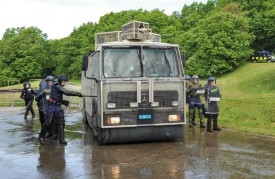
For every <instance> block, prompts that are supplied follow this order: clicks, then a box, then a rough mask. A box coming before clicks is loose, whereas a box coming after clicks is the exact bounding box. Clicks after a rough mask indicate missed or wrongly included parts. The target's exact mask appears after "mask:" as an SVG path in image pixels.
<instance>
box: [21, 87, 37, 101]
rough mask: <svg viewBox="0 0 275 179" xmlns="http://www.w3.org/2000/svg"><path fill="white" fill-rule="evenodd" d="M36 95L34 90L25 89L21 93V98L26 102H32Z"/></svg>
mask: <svg viewBox="0 0 275 179" xmlns="http://www.w3.org/2000/svg"><path fill="white" fill-rule="evenodd" d="M34 94H35V92H34V90H33V89H32V88H23V89H22V91H21V95H20V98H23V99H24V100H25V101H31V100H33V99H34V97H33V95H34Z"/></svg>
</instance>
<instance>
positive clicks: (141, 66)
mask: <svg viewBox="0 0 275 179" xmlns="http://www.w3.org/2000/svg"><path fill="white" fill-rule="evenodd" d="M137 55H138V59H139V64H140V69H141V74H142V76H144V75H143V63H142V58H141V53H140V51H139V50H138V49H137Z"/></svg>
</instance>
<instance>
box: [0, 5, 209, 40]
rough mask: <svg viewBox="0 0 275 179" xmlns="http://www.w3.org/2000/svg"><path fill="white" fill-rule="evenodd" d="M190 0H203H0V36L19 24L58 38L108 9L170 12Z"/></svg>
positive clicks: (93, 19)
mask: <svg viewBox="0 0 275 179" xmlns="http://www.w3.org/2000/svg"><path fill="white" fill-rule="evenodd" d="M192 2H203V3H206V2H207V0H0V39H2V36H3V33H4V32H5V30H6V29H7V28H12V27H23V26H25V27H30V26H35V27H38V28H39V29H41V30H42V31H43V33H46V34H48V38H49V39H59V38H63V37H67V36H68V35H69V34H70V33H71V32H72V31H73V28H74V27H79V26H80V25H81V24H83V23H86V22H98V21H99V18H100V16H103V15H104V14H106V13H109V12H119V11H122V10H129V9H134V10H137V9H140V8H142V9H146V10H152V9H156V8H158V9H159V10H164V12H165V13H166V14H168V15H170V14H171V13H172V12H174V11H181V9H182V7H183V6H184V4H187V5H190V4H191V3H192Z"/></svg>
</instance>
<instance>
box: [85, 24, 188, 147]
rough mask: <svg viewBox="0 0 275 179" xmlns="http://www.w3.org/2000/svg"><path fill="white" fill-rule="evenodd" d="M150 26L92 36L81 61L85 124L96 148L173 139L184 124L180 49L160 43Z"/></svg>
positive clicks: (179, 135) (138, 26) (131, 25)
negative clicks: (91, 48)
mask: <svg viewBox="0 0 275 179" xmlns="http://www.w3.org/2000/svg"><path fill="white" fill-rule="evenodd" d="M160 40H161V37H160V35H158V34H153V33H151V30H150V29H149V24H148V23H145V22H138V21H134V22H131V23H128V24H125V25H123V26H122V31H115V32H107V33H100V34H96V49H95V52H94V53H92V54H90V55H89V56H85V57H83V63H82V93H83V95H84V96H86V97H84V98H83V119H84V121H85V122H87V123H88V124H89V126H90V127H91V128H92V131H93V135H94V136H95V137H96V138H97V140H98V141H99V142H100V143H103V144H106V143H123V142H137V141H152V140H173V139H177V138H182V137H183V125H184V124H185V122H186V117H185V116H186V112H185V104H186V102H185V99H186V97H185V94H186V93H185V80H184V77H185V76H184V68H183V65H182V64H183V63H182V60H181V55H180V51H179V46H178V45H176V44H167V43H161V42H160Z"/></svg>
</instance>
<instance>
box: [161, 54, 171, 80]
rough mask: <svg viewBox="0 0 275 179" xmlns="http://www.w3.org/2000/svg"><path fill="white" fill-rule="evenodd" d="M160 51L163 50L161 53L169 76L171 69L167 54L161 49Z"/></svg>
mask: <svg viewBox="0 0 275 179" xmlns="http://www.w3.org/2000/svg"><path fill="white" fill-rule="evenodd" d="M162 52H163V55H164V58H165V63H166V65H167V66H168V69H169V76H170V74H171V73H172V71H171V66H170V63H169V60H168V59H167V56H166V54H165V52H164V50H163V51H162Z"/></svg>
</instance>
